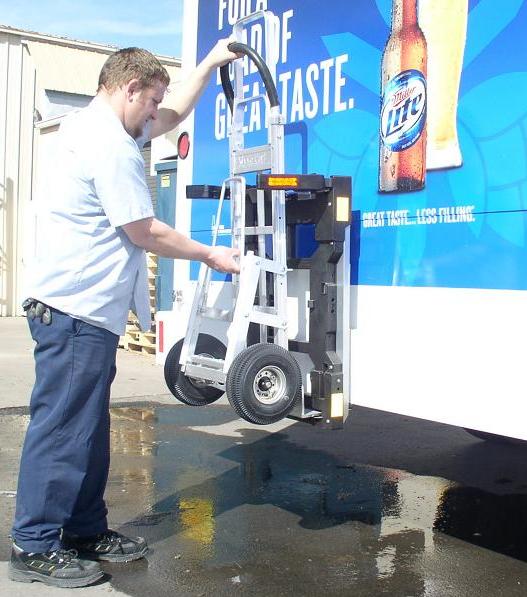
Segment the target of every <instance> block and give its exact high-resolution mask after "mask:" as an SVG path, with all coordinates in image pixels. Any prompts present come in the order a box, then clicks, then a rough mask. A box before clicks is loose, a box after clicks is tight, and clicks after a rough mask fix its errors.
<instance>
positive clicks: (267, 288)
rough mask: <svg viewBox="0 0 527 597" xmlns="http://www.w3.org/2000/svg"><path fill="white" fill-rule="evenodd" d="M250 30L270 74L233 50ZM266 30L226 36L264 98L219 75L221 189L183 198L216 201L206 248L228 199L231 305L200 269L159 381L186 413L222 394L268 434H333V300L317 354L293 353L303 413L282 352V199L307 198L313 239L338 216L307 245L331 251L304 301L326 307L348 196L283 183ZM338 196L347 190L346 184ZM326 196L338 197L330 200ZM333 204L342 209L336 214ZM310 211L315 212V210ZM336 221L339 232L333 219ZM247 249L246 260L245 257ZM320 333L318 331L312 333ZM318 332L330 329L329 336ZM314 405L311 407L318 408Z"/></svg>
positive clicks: (239, 78) (320, 182) (338, 379)
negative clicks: (233, 265)
mask: <svg viewBox="0 0 527 597" xmlns="http://www.w3.org/2000/svg"><path fill="white" fill-rule="evenodd" d="M257 20H263V22H264V25H265V49H266V59H267V62H268V63H269V64H270V68H269V67H268V66H267V64H266V62H264V61H263V59H262V58H261V56H259V55H258V53H257V52H256V51H255V50H254V49H253V48H251V47H250V46H248V45H246V44H244V43H242V41H241V40H242V39H243V38H244V29H245V28H246V27H247V25H248V24H250V23H252V22H253V21H257ZM274 24H275V17H274V15H273V14H272V13H271V12H270V11H260V12H258V13H254V14H252V15H249V16H248V17H245V18H243V19H241V20H240V21H238V22H237V23H236V24H235V26H234V28H233V35H234V38H235V39H236V41H234V42H232V43H231V44H229V49H231V50H232V51H233V52H236V53H239V54H242V55H244V56H246V57H247V59H250V60H251V61H252V62H253V64H254V65H255V67H256V69H257V71H258V72H259V74H260V75H261V78H262V81H263V84H264V87H265V90H266V95H256V96H251V97H248V98H245V97H244V90H243V87H244V84H243V77H244V72H243V71H244V67H243V64H242V61H241V60H236V61H234V63H233V71H234V73H233V74H234V77H233V82H234V84H233V85H232V84H231V81H230V77H229V67H228V66H224V67H222V68H221V69H220V75H221V81H222V86H223V90H224V93H225V96H226V99H227V102H228V104H229V106H230V108H231V112H232V122H231V129H230V134H229V154H230V173H229V177H228V178H227V179H225V180H224V181H223V184H222V186H221V189H218V188H217V187H208V186H207V187H206V189H207V191H206V192H205V191H204V187H198V186H194V187H190V189H187V195H188V196H191V197H194V198H198V197H203V196H209V197H210V196H214V197H218V199H219V202H218V207H217V213H216V219H215V223H216V225H215V227H214V229H213V237H212V244H213V245H215V244H216V243H217V240H218V234H219V229H220V222H221V215H222V210H223V207H224V202H225V200H226V199H227V198H228V199H230V220H231V228H230V230H227V231H226V230H223V231H222V232H223V233H226V232H230V234H231V242H232V246H233V247H234V248H237V249H238V250H239V251H240V274H239V275H234V276H232V300H231V302H230V305H229V307H228V308H226V309H218V308H216V307H215V306H210V305H209V304H208V302H209V289H210V283H211V270H210V268H209V267H208V266H206V265H205V264H202V266H201V268H200V272H199V277H198V283H197V287H196V291H195V295H194V301H193V305H192V308H191V312H190V317H189V322H188V326H187V333H186V335H185V338H184V339H182V340H180V341H179V342H178V343H177V344H176V345H175V346H174V347H173V348H172V350H171V351H170V353H169V355H168V356H167V362H166V363H165V378H166V381H167V385H168V387H169V389H170V390H171V392H172V393H173V394H174V395H175V396H176V397H177V398H178V399H179V400H181V401H182V402H184V403H186V404H191V405H194V406H199V405H204V404H210V403H211V402H214V401H215V400H217V399H218V398H219V397H220V396H221V395H222V394H223V393H224V392H226V393H227V397H228V399H229V402H230V403H231V405H232V406H233V408H234V409H235V410H236V412H237V413H238V414H239V415H240V416H241V417H242V418H244V419H246V420H248V421H250V422H252V423H256V424H269V423H273V422H275V421H278V420H280V419H282V418H284V417H286V416H293V417H295V418H300V419H307V420H311V421H318V420H324V421H325V422H326V424H329V425H330V426H333V427H335V426H336V427H338V426H340V424H341V423H342V422H343V420H344V419H345V417H346V414H345V413H344V412H343V410H344V409H343V408H342V409H341V408H340V407H339V408H338V409H337V411H335V408H334V405H333V406H331V405H330V404H329V402H327V400H326V403H324V398H328V396H324V395H323V394H328V392H329V399H330V402H331V400H333V402H335V400H336V401H337V403H338V404H339V405H340V404H341V402H342V403H343V398H342V385H343V379H342V377H343V376H342V363H341V359H340V357H339V356H338V355H337V352H336V350H332V348H333V347H332V346H331V344H332V343H333V340H332V338H334V336H335V335H336V334H335V333H334V332H333V328H335V327H336V321H333V320H335V319H336V308H335V300H336V298H335V297H336V295H335V296H333V295H334V293H333V291H330V293H329V294H330V295H331V297H332V298H331V299H330V303H328V306H327V308H326V311H328V314H326V315H329V317H328V316H325V317H324V318H323V319H324V323H325V326H324V328H325V329H326V332H325V334H326V335H325V336H320V330H318V331H317V332H315V334H314V337H315V336H317V335H318V336H320V338H319V340H320V342H321V346H320V347H319V349H315V348H313V347H309V346H308V347H307V349H306V347H304V350H302V348H299V350H300V352H305V353H306V355H309V356H310V357H311V361H310V365H309V369H310V376H311V387H312V392H311V394H312V396H313V400H309V401H308V402H309V404H308V403H307V402H306V400H305V398H306V397H305V395H304V391H303V390H304V384H303V383H302V371H301V368H300V366H299V362H298V360H297V358H295V356H294V355H293V353H292V352H291V350H290V349H291V342H290V341H289V338H288V335H287V326H288V312H287V297H288V292H287V272H288V238H287V224H288V222H287V217H286V216H287V214H286V194H285V191H286V189H288V190H294V191H295V192H297V193H298V192H301V193H303V194H304V195H306V194H307V193H311V199H312V200H311V201H302V202H300V203H302V205H301V206H300V207H301V208H303V209H304V210H306V207H307V206H309V209H308V210H306V211H311V212H312V218H313V221H314V222H317V230H319V228H320V226H322V227H324V226H325V228H327V227H328V222H330V223H333V220H334V219H335V218H334V217H333V219H331V216H335V214H334V213H333V212H334V210H335V209H337V208H338V209H340V224H339V225H338V226H337V227H335V226H333V225H331V226H330V228H331V233H329V237H330V238H329V240H328V239H326V237H327V236H328V234H326V233H325V232H322V234H320V233H319V234H318V237H319V238H317V240H319V241H321V242H322V243H323V244H324V246H325V247H326V248H327V247H330V245H331V249H330V254H327V251H326V252H325V253H324V257H323V267H322V270H323V271H324V270H328V271H327V272H326V277H327V278H328V279H327V280H325V278H324V274H323V272H322V277H321V279H320V280H318V277H317V275H316V274H315V276H314V279H316V282H315V284H316V285H315V288H313V284H311V287H312V290H311V293H312V294H313V293H314V294H313V296H314V295H319V294H320V295H326V297H327V296H328V289H329V288H332V289H334V287H335V271H334V270H335V267H334V264H335V263H336V262H337V260H338V258H340V256H341V255H342V250H341V249H342V247H341V245H342V243H343V240H344V239H343V230H344V227H345V225H347V224H348V223H349V220H350V202H351V188H349V190H348V188H347V187H346V185H344V187H346V188H344V189H343V185H342V181H341V182H340V183H338V184H336V183H335V181H334V180H333V179H331V180H330V181H327V180H326V179H324V178H323V177H322V176H318V175H307V176H301V175H286V174H284V162H285V156H284V120H283V117H282V115H281V112H280V104H279V98H278V93H277V91H276V86H275V84H274V80H273V74H272V73H271V71H273V73H274V71H275V66H276V56H275V55H274V52H275V50H274V48H275V47H276V45H275V43H274V36H273V31H274V26H275V25H274ZM262 99H268V103H269V107H268V119H267V130H268V135H267V143H266V144H264V145H261V146H256V147H249V148H247V147H245V142H244V112H245V110H246V109H247V107H248V106H249V105H250V104H251V102H255V101H260V100H262ZM250 173H255V174H256V175H257V184H256V188H254V187H252V188H249V185H247V182H246V178H245V175H246V174H250ZM337 178H338V177H337ZM340 178H345V177H340ZM348 186H349V187H350V186H351V181H349V185H348ZM336 192H338V193H342V195H341V196H338V197H337V196H334V195H335V193H336ZM248 196H251V197H252V199H253V203H254V212H255V213H254V221H249V222H247V220H248V214H247V213H246V204H247V197H248ZM333 196H334V197H333ZM328 197H329V198H328ZM332 197H333V199H332ZM296 198H298V197H296ZM304 199H305V197H304ZM321 199H322V200H321ZM342 199H345V200H347V203H346V206H345V209H344V210H343V208H342ZM339 200H340V203H339ZM292 203H294V202H292ZM298 203H299V202H298V201H297V202H296V205H297V207H298ZM320 205H322V206H323V207H324V209H320ZM328 205H329V207H331V206H332V205H334V207H333V211H332V212H331V214H330V218H328V217H327V212H328ZM338 205H340V207H338ZM292 211H293V212H294V213H296V215H294V216H293V218H292V219H291V218H290V220H291V222H290V225H293V226H294V225H295V223H298V221H305V220H306V215H305V214H302V215H300V216H299V211H298V209H296V212H295V209H293V210H292ZM329 211H331V210H329ZM343 211H345V214H344V217H343V216H342V213H343ZM249 219H250V218H249ZM336 221H337V222H339V220H338V219H336ZM248 224H249V225H248ZM337 229H338V230H337ZM269 237H271V239H272V249H271V250H270V255H268V254H267V252H268V251H269V243H266V238H267V239H268V238H269ZM335 245H336V246H335ZM248 246H251V247H253V248H254V249H255V250H246V249H247V247H248ZM321 246H322V245H321ZM317 253H318V252H317ZM319 261H320V259H319ZM328 264H333V265H331V266H328ZM304 267H306V266H305V265H304ZM307 267H309V264H308V266H307ZM328 267H329V269H328ZM319 269H320V268H319ZM312 277H313V276H312ZM320 289H322V290H320ZM324 300H325V299H322V300H321V301H320V302H319V305H318V311H319V312H320V311H321V309H322V311H323V310H324V308H323V305H322V302H323V301H324ZM311 303H312V305H311V307H310V309H311V318H313V312H314V311H317V309H315V304H314V303H315V300H314V298H313V297H312V300H311ZM319 315H320V313H319ZM314 316H315V317H314V319H315V320H317V319H318V320H320V319H321V318H320V316H318V317H317V313H314ZM206 319H214V320H220V321H223V322H226V324H227V325H228V328H227V333H226V337H227V346H226V347H225V346H224V345H223V343H222V342H220V341H219V340H218V339H217V338H215V337H214V336H211V335H209V334H205V333H203V332H202V331H201V330H202V323H203V321H204V320H206ZM320 323H321V321H318V325H320ZM251 324H252V325H253V327H254V326H257V327H258V332H259V333H258V334H257V335H258V340H259V342H257V343H255V344H252V345H250V346H248V347H247V344H248V335H251V336H254V334H250V325H251ZM328 325H329V327H330V328H332V329H331V330H329V331H328V329H327V328H328ZM328 338H329V340H328ZM253 340H254V338H253ZM297 344H298V343H297ZM297 348H298V347H297ZM304 361H305V359H304ZM317 364H318V367H317ZM328 375H329V376H330V378H329V379H330V382H329V386H328V384H327V378H328ZM324 380H325V381H324ZM313 390H314V392H313ZM317 395H318V396H319V398H320V400H319V401H318V403H317V399H316V398H317ZM332 397H333V398H332ZM321 400H322V402H321ZM335 412H336V414H335ZM332 414H333V415H334V416H331V415H332Z"/></svg>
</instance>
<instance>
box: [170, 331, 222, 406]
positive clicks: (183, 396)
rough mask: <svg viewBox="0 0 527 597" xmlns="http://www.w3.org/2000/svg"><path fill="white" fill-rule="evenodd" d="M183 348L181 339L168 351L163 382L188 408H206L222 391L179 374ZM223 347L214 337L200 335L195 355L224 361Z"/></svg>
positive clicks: (220, 395)
mask: <svg viewBox="0 0 527 597" xmlns="http://www.w3.org/2000/svg"><path fill="white" fill-rule="evenodd" d="M182 347H183V339H181V340H179V342H176V344H174V346H172V348H171V349H170V351H169V353H168V354H167V358H166V360H165V370H164V371H165V382H166V384H167V387H168V389H169V390H170V391H171V392H172V394H173V395H174V396H175V397H176V398H177V399H178V400H179V401H180V402H183V403H184V404H188V405H189V406H206V405H207V404H212V403H213V402H216V400H218V399H219V398H221V397H222V396H223V394H224V392H223V391H222V390H219V389H218V388H215V387H213V386H207V385H204V384H198V383H196V382H195V381H193V380H192V379H191V378H190V377H187V376H186V375H185V374H184V373H181V365H180V364H179V357H180V355H181V349H182ZM225 353H226V348H225V345H224V344H223V343H222V342H220V341H219V340H218V339H217V338H215V337H214V336H210V335H209V334H200V335H199V336H198V341H197V342H196V354H197V355H207V356H210V357H213V358H215V359H224V358H225Z"/></svg>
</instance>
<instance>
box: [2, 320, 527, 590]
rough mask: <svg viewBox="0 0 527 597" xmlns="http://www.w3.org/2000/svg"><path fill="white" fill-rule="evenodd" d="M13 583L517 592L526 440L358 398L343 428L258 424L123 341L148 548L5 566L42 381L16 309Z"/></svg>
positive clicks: (10, 397) (9, 585)
mask: <svg viewBox="0 0 527 597" xmlns="http://www.w3.org/2000/svg"><path fill="white" fill-rule="evenodd" d="M0 340H1V342H0V376H1V379H2V385H1V388H0V433H1V438H2V442H1V444H0V596H1V597H4V596H5V597H7V596H9V597H22V596H23V597H31V596H33V595H35V596H38V597H47V596H56V595H57V596H63V597H65V596H67V595H78V596H81V595H88V596H90V597H99V596H102V595H104V596H108V595H115V596H117V595H118V596H121V595H128V596H130V597H143V596H144V595H149V596H152V597H157V596H163V597H165V596H166V595H175V596H180V595H181V596H187V595H188V596H205V595H207V596H208V595H220V596H222V595H229V596H232V595H235V594H239V595H258V596H260V595H261V596H264V595H265V596H268V595H273V596H275V595H276V596H279V595H284V596H295V597H296V596H297V595H298V596H304V595H305V596H311V595H314V596H318V595H324V597H326V596H330V595H335V596H347V595H353V596H356V597H377V596H381V595H388V596H390V597H472V596H474V597H499V596H501V595H503V596H504V597H516V596H518V597H519V596H525V594H526V593H527V590H526V589H527V542H526V541H525V537H526V533H527V518H526V517H525V511H526V508H525V506H526V503H527V470H526V467H525V460H526V458H525V457H526V456H527V448H526V446H525V445H524V444H522V443H520V442H517V443H516V444H515V445H508V444H493V443H489V442H485V441H481V440H480V439H477V438H475V437H473V436H471V435H469V434H468V433H467V432H466V431H464V430H463V429H460V428H457V427H452V426H447V425H440V424H435V423H431V422H428V421H420V420H417V419H412V418H409V417H401V416H397V415H393V414H389V413H384V412H378V411H374V410H370V409H364V408H353V409H352V412H351V415H350V419H349V422H348V423H347V425H346V428H345V429H344V430H342V431H324V430H321V429H319V428H317V427H311V426H310V425H307V424H303V423H297V422H292V421H289V420H287V421H283V422H281V423H278V424H276V425H272V426H269V427H257V426H254V425H250V424H247V423H245V422H243V421H241V420H240V419H238V418H237V417H236V415H235V413H234V412H233V410H232V409H231V408H230V406H229V405H228V403H227V401H226V400H225V399H221V400H220V401H219V402H218V403H216V404H214V405H211V406H209V407H206V408H191V407H186V406H183V405H179V404H177V403H176V402H175V401H174V399H173V398H172V396H171V395H170V394H169V393H167V390H166V388H165V385H164V381H163V375H162V368H161V367H160V366H158V365H156V364H155V362H154V358H153V357H151V356H146V355H138V354H134V353H127V352H125V351H123V350H119V354H118V374H117V378H116V380H115V382H114V386H113V395H112V402H111V416H112V467H111V471H110V478H109V482H108V487H107V496H106V497H107V503H108V507H109V512H110V513H109V519H110V524H111V526H112V527H113V528H116V529H117V530H120V531H121V532H125V533H128V534H137V535H142V536H144V537H146V538H147V540H148V542H149V545H150V546H151V552H150V553H149V554H148V557H147V558H146V559H144V560H141V561H138V562H134V563H130V564H124V565H117V564H113V565H111V564H104V566H103V567H104V570H105V572H106V576H105V578H104V579H103V580H102V581H101V582H99V583H98V584H96V585H94V586H91V587H86V588H82V589H71V590H70V589H53V588H49V587H46V586H44V585H42V584H40V583H32V584H21V583H13V582H11V581H9V580H8V579H7V577H6V571H7V560H8V558H9V553H10V542H9V539H8V533H9V528H10V524H11V520H12V516H13V509H14V502H15V496H16V478H17V469H18V459H19V456H20V449H21V445H22V441H23V435H24V430H25V427H26V425H27V421H28V415H27V403H28V399H29V394H30V391H31V386H32V382H33V366H32V343H31V340H30V338H29V335H28V333H27V331H26V328H25V321H24V320H23V319H18V318H14V319H10V318H4V319H2V318H0Z"/></svg>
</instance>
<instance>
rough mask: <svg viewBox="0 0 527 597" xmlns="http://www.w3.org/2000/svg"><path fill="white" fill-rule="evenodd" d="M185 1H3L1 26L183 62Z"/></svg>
mask: <svg viewBox="0 0 527 597" xmlns="http://www.w3.org/2000/svg"><path fill="white" fill-rule="evenodd" d="M182 19H183V0H156V1H155V2H148V1H145V0H18V1H16V0H0V24H1V25H8V26H10V27H16V28H17V29H26V30H29V31H37V32H38V33H46V34H49V35H58V36H61V37H69V38H72V39H76V40H81V41H90V42H96V43H103V44H109V45H114V46H117V47H119V48H124V47H129V46H138V47H141V48H146V49H147V50H150V51H151V52H153V53H154V54H162V55H165V56H175V57H176V58H180V57H181V30H182Z"/></svg>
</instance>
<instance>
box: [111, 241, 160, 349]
mask: <svg viewBox="0 0 527 597" xmlns="http://www.w3.org/2000/svg"><path fill="white" fill-rule="evenodd" d="M147 268H148V290H149V292H150V313H151V316H152V327H151V329H150V331H149V332H142V331H141V330H140V328H139V322H138V321H137V317H136V316H135V315H134V313H132V311H130V313H129V314H128V323H127V324H126V331H125V333H124V335H123V336H121V337H120V338H119V347H121V348H124V349H125V350H129V351H131V352H139V353H142V354H152V355H155V354H156V328H155V312H156V274H157V255H153V254H152V253H147Z"/></svg>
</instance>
